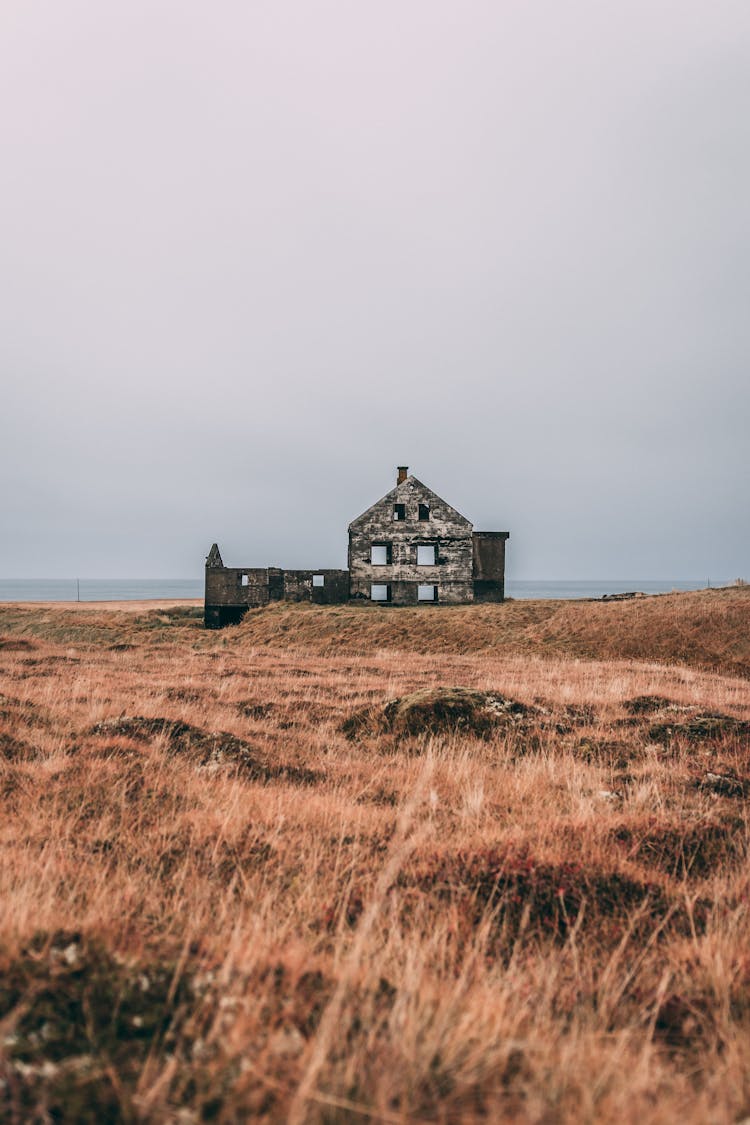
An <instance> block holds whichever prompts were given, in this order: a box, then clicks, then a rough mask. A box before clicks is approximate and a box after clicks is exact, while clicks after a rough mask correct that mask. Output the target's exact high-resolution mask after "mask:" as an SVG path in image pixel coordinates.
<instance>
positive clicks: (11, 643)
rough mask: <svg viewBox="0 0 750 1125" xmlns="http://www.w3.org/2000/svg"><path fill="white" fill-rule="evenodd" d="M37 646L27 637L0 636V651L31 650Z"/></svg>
mask: <svg viewBox="0 0 750 1125" xmlns="http://www.w3.org/2000/svg"><path fill="white" fill-rule="evenodd" d="M38 647H39V646H38V645H37V643H36V642H35V641H30V640H29V639H28V638H27V637H7V636H3V637H0V652H33V651H34V649H36V648H38Z"/></svg>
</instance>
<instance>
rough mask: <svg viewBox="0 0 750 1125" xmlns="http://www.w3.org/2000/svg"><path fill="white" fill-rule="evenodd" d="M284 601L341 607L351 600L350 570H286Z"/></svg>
mask: <svg viewBox="0 0 750 1125" xmlns="http://www.w3.org/2000/svg"><path fill="white" fill-rule="evenodd" d="M283 573H284V599H285V600H286V601H292V602H314V603H315V604H316V605H340V604H341V603H342V602H347V601H348V600H349V571H348V570H285V571H284V572H283Z"/></svg>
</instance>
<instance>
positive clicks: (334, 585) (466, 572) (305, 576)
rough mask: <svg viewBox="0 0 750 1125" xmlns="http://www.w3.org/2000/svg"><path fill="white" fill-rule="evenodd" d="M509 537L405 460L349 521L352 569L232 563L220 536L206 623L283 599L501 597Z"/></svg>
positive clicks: (429, 601) (211, 564) (450, 601)
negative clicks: (387, 486)
mask: <svg viewBox="0 0 750 1125" xmlns="http://www.w3.org/2000/svg"><path fill="white" fill-rule="evenodd" d="M507 539H508V532H507V531H474V529H473V527H472V525H471V523H470V522H469V520H467V519H466V517H465V516H462V515H461V513H460V512H457V511H456V509H455V508H452V507H451V506H450V504H447V503H446V502H445V501H444V500H442V499H441V498H440V497H439V496H438V495H437V494H436V493H435V492H433V491H432V490H431V489H429V488H427V486H426V485H424V484H422V482H421V481H419V480H417V479H416V477H413V476H409V474H408V469H407V468H406V466H403V465H402V466H400V467H399V469H398V477H397V480H396V486H395V487H394V488H393V489H391V491H390V492H388V493H386V495H385V496H383V497H382V499H381V500H378V501H377V503H375V504H373V505H372V506H371V507H370V508H368V509H367V511H366V512H363V513H362V515H361V516H358V517H357V519H355V520H353V521H352V523H351V524H350V525H349V569H348V570H330V569H320V570H281V569H279V568H278V567H260V568H258V567H255V568H248V567H226V566H224V563H223V562H222V558H221V554H220V553H219V548H218V546H217V545H216V544H215V543H214V545H213V547H212V548H211V551H210V553H209V555H208V558H207V559H206V600H205V622H206V625H207V626H208V627H209V628H219V627H221V626H222V625H230V624H235V623H236V622H238V621H240V620H241V619H242V617H243V616H244V614H245V613H246V612H247V610H248V609H251V608H253V607H256V606H264V605H268V603H269V602H272V601H282V600H286V601H309V602H314V603H316V604H319V605H330V604H334V603H341V602H346V601H348V600H349V599H350V598H353V599H356V600H359V601H369V602H374V603H376V604H379V605H424V606H427V605H438V604H443V605H457V604H461V603H466V602H472V601H482V602H488V601H491V602H501V601H502V600H503V598H504V596H505V541H506V540H507Z"/></svg>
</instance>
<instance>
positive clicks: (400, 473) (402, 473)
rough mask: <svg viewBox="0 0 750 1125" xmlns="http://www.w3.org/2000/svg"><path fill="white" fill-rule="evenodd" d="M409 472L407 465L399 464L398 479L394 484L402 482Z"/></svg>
mask: <svg viewBox="0 0 750 1125" xmlns="http://www.w3.org/2000/svg"><path fill="white" fill-rule="evenodd" d="M408 473H409V466H408V465H399V467H398V480H397V481H396V484H403V483H404V481H405V480H406V478H407V476H408Z"/></svg>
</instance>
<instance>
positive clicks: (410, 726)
mask: <svg viewBox="0 0 750 1125" xmlns="http://www.w3.org/2000/svg"><path fill="white" fill-rule="evenodd" d="M534 712H535V709H534V708H532V707H528V706H527V705H526V704H524V703H519V702H518V701H517V700H514V699H506V698H505V697H504V696H502V695H496V694H494V693H492V692H484V691H473V690H471V689H470V688H460V687H455V688H430V689H428V690H425V691H415V692H412V693H411V694H410V695H404V696H400V697H398V698H396V699H391V700H390V701H389V702H388V703H386V704H385V705H384V706H383V707H379V708H374V707H366V708H362V709H361V710H359V711H355V712H354V713H353V714H352V715H350V716H349V717H348V718H347V719H345V721H344V722H343V723H342V725H341V731H342V733H343V734H345V735H346V737H347V738H349V739H356V738H361V737H363V736H367V735H378V734H391V735H393V736H394V737H395V738H397V739H401V738H419V737H421V736H430V735H432V736H439V735H451V734H457V733H461V734H470V735H474V736H475V737H478V738H489V737H490V736H491V735H492V734H493V733H494V732H495V731H496V730H497V729H498V728H501V727H514V726H519V725H520V724H521V722H522V721H523V720H524V718H525V717H526V716H528V715H530V714H532V713H534Z"/></svg>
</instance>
